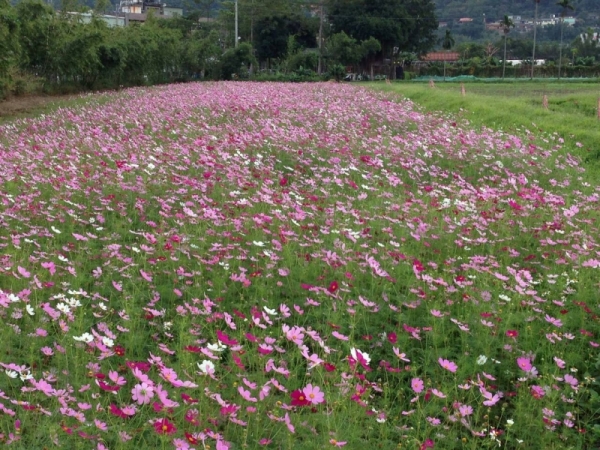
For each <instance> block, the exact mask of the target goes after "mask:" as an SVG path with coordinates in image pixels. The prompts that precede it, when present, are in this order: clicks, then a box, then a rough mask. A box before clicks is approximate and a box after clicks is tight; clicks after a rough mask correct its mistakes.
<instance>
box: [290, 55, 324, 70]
mask: <svg viewBox="0 0 600 450" xmlns="http://www.w3.org/2000/svg"><path fill="white" fill-rule="evenodd" d="M318 62H319V56H318V55H317V54H316V53H315V52H311V51H302V52H298V53H295V54H294V55H292V56H290V57H289V58H288V60H287V63H286V67H287V70H289V71H290V72H296V71H298V70H299V69H301V68H302V69H308V70H312V71H316V70H317V64H318Z"/></svg>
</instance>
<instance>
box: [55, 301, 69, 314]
mask: <svg viewBox="0 0 600 450" xmlns="http://www.w3.org/2000/svg"><path fill="white" fill-rule="evenodd" d="M56 309H58V310H59V311H61V312H64V313H65V314H69V313H70V312H71V308H69V306H68V305H65V304H64V303H62V302H61V303H59V304H58V305H56Z"/></svg>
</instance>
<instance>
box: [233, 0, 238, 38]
mask: <svg viewBox="0 0 600 450" xmlns="http://www.w3.org/2000/svg"><path fill="white" fill-rule="evenodd" d="M234 38H235V44H234V46H235V47H237V46H238V40H239V39H238V0H235V36H234Z"/></svg>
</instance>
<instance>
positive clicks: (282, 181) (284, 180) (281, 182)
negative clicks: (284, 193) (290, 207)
mask: <svg viewBox="0 0 600 450" xmlns="http://www.w3.org/2000/svg"><path fill="white" fill-rule="evenodd" d="M287 184H288V180H287V178H285V177H281V178H280V179H279V186H282V187H283V186H287Z"/></svg>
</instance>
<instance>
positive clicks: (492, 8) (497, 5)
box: [435, 0, 600, 26]
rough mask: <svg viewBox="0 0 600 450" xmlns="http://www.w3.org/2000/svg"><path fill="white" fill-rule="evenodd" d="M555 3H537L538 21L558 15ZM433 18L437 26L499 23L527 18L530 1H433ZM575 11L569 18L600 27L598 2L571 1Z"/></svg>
mask: <svg viewBox="0 0 600 450" xmlns="http://www.w3.org/2000/svg"><path fill="white" fill-rule="evenodd" d="M557 1H558V0H540V3H539V17H540V18H544V17H551V16H552V15H560V13H561V11H562V8H561V7H560V6H558V5H556V3H557ZM435 3H436V7H437V8H436V14H437V16H438V20H439V21H441V22H452V21H457V20H458V19H460V18H462V17H470V18H474V19H479V18H481V20H483V19H484V14H485V20H486V21H488V22H490V21H491V22H493V21H496V20H501V19H502V18H503V17H504V15H505V14H506V15H520V16H522V17H523V18H526V17H527V18H531V17H533V14H534V9H535V2H534V0H435ZM572 4H573V6H574V7H575V11H569V14H568V15H570V16H575V17H577V18H578V19H579V20H585V21H586V22H588V23H587V24H588V25H589V26H597V25H599V24H600V20H599V16H600V0H572Z"/></svg>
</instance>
